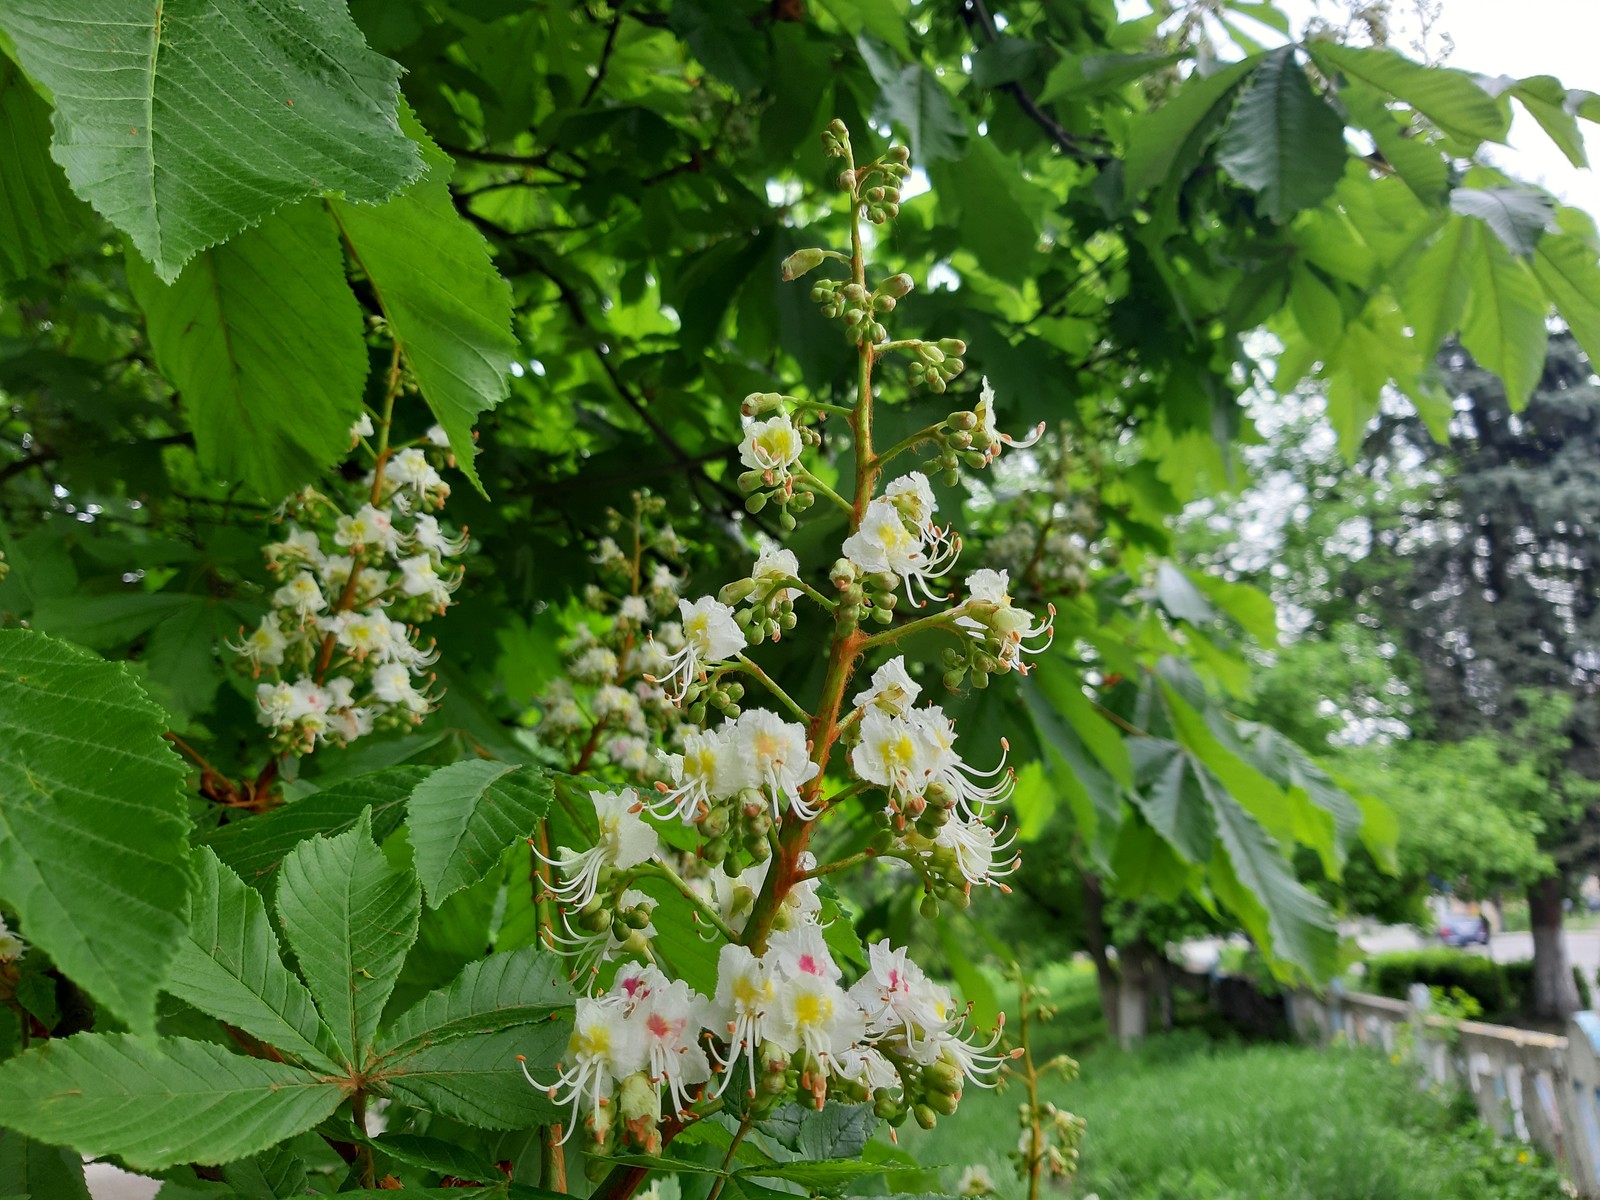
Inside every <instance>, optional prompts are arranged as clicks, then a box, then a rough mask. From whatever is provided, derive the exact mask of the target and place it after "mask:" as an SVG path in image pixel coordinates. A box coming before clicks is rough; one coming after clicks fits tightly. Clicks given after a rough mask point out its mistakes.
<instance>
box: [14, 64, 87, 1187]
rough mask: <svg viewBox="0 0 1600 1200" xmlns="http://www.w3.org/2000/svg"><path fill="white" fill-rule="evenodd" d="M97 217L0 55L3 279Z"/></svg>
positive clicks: (46, 112) (46, 262)
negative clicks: (77, 192)
mask: <svg viewBox="0 0 1600 1200" xmlns="http://www.w3.org/2000/svg"><path fill="white" fill-rule="evenodd" d="M93 220H94V217H93V215H92V214H91V213H90V211H89V206H88V205H86V204H84V202H83V201H82V200H79V199H78V198H77V197H76V196H74V195H73V194H72V189H71V188H69V187H68V186H67V180H66V177H65V176H63V175H62V174H61V168H60V167H58V166H57V165H56V164H55V163H54V162H52V161H51V159H50V106H49V105H48V104H46V103H45V102H44V101H43V100H41V99H40V98H39V94H38V93H37V92H35V91H34V90H33V88H31V87H29V86H28V81H27V79H25V78H24V77H23V74H22V72H21V71H20V70H18V69H17V67H16V65H15V64H13V63H12V62H11V60H10V59H8V58H6V57H5V56H4V55H3V54H0V283H4V282H6V281H8V280H13V279H22V278H25V277H26V276H28V275H32V274H34V273H36V272H38V271H40V270H42V269H43V268H45V267H48V266H51V265H52V264H54V263H56V262H58V261H60V259H62V258H63V257H64V256H65V255H66V254H67V252H68V251H69V250H71V249H72V247H73V245H74V243H75V242H76V241H77V239H78V237H79V236H80V235H81V234H82V233H83V231H84V230H85V229H88V228H90V226H91V224H92V222H93ZM0 1186H3V1185H0Z"/></svg>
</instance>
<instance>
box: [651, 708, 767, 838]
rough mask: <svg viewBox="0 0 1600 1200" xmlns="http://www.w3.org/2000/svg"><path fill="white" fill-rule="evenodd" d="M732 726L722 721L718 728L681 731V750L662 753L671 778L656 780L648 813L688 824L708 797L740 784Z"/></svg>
mask: <svg viewBox="0 0 1600 1200" xmlns="http://www.w3.org/2000/svg"><path fill="white" fill-rule="evenodd" d="M732 728H733V727H732V725H731V724H729V723H724V724H723V726H722V727H721V728H720V729H707V730H699V729H688V730H686V731H685V733H684V735H683V753H682V754H668V755H666V756H664V757H665V759H666V767H667V772H666V773H667V778H668V779H669V780H670V781H671V782H670V784H669V783H658V784H656V790H657V791H658V792H660V793H661V794H660V797H659V798H658V799H656V800H655V801H653V802H652V803H651V804H650V811H651V813H652V814H654V815H655V816H657V817H661V818H663V819H670V818H676V819H678V820H681V821H683V822H684V823H685V824H692V823H693V822H694V821H696V820H697V819H699V817H700V816H701V815H702V814H703V813H705V812H706V811H707V810H708V809H709V808H710V807H711V803H712V801H714V800H722V799H725V798H726V797H728V796H731V795H733V793H734V792H736V791H738V790H739V788H740V787H742V786H743V778H744V775H745V771H744V764H743V762H741V761H740V758H739V752H738V750H737V749H735V746H734V743H733V739H732V737H731V736H730V733H731V731H732Z"/></svg>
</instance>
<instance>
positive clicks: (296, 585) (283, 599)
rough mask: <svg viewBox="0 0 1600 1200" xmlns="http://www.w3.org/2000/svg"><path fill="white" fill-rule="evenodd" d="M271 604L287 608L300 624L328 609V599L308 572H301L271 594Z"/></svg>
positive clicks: (313, 576) (314, 577)
mask: <svg viewBox="0 0 1600 1200" xmlns="http://www.w3.org/2000/svg"><path fill="white" fill-rule="evenodd" d="M272 602H273V603H274V604H276V605H277V606H278V607H279V608H287V609H289V610H290V611H291V612H293V613H294V614H295V615H296V616H297V617H299V618H300V620H301V621H302V622H304V621H308V620H310V619H311V618H312V617H314V616H315V615H316V614H317V613H319V612H321V611H322V610H323V609H325V608H327V607H328V598H327V597H326V596H324V595H323V594H322V588H321V587H319V586H318V584H317V577H316V576H315V575H313V574H312V573H311V572H310V571H301V572H299V573H298V574H296V575H295V577H294V578H293V579H291V580H289V582H287V583H285V584H284V585H283V586H282V587H280V588H279V589H278V590H277V591H275V592H273V593H272Z"/></svg>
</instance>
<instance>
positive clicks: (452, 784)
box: [406, 759, 555, 908]
mask: <svg viewBox="0 0 1600 1200" xmlns="http://www.w3.org/2000/svg"><path fill="white" fill-rule="evenodd" d="M554 795H555V791H554V789H553V788H552V786H551V784H550V777H549V776H548V775H547V774H546V773H545V772H544V771H542V770H540V769H539V768H538V767H529V766H519V765H517V764H516V763H502V762H491V761H488V760H486V759H466V760H464V761H462V762H458V763H453V764H451V765H450V766H448V767H444V768H442V769H440V770H438V771H435V772H434V773H433V774H432V775H429V776H428V777H427V778H426V779H424V780H423V781H422V782H421V783H419V784H417V786H416V787H415V788H413V789H412V792H411V799H410V801H409V802H408V804H407V806H406V810H407V814H408V817H407V824H408V826H409V828H410V830H411V845H412V847H413V848H414V849H415V851H416V856H417V859H416V862H417V875H418V876H419V877H420V878H421V880H422V887H423V890H424V891H425V892H426V893H427V896H428V903H429V905H431V906H432V907H434V908H438V907H439V903H440V902H441V901H442V900H443V899H444V898H445V897H446V896H448V895H450V894H451V893H452V892H455V891H459V890H460V889H461V888H464V887H467V886H469V885H471V884H474V883H477V882H478V880H480V879H482V878H483V877H484V875H486V874H487V873H488V872H489V871H490V870H491V869H492V868H493V867H494V866H495V865H496V864H497V863H498V862H499V861H500V855H501V854H502V853H503V852H504V850H505V848H506V847H507V846H509V845H511V843H513V842H515V841H518V840H519V839H522V838H527V837H531V836H532V835H533V831H534V828H535V827H536V826H537V825H538V823H539V821H540V819H541V818H542V817H543V816H544V815H545V813H547V812H549V811H550V801H551V799H552V798H553V796H554Z"/></svg>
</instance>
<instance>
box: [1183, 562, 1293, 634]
mask: <svg viewBox="0 0 1600 1200" xmlns="http://www.w3.org/2000/svg"><path fill="white" fill-rule="evenodd" d="M1184 573H1185V574H1186V575H1187V576H1188V578H1189V581H1190V582H1191V583H1193V584H1194V585H1195V587H1197V588H1199V589H1200V590H1201V591H1202V592H1204V593H1205V595H1206V598H1207V599H1208V600H1210V601H1211V603H1212V604H1213V605H1215V606H1216V607H1217V608H1219V609H1221V610H1222V611H1223V612H1224V613H1226V614H1227V615H1228V616H1230V617H1232V618H1233V619H1234V620H1235V621H1237V622H1238V623H1239V628H1241V629H1243V630H1244V631H1245V632H1246V633H1248V634H1249V635H1250V636H1251V637H1253V638H1255V640H1256V641H1258V642H1260V643H1261V644H1262V645H1263V646H1266V647H1267V648H1268V649H1273V648H1275V647H1276V646H1277V645H1278V606H1277V605H1276V604H1274V603H1273V602H1272V596H1271V595H1270V594H1269V593H1267V592H1264V591H1262V590H1261V589H1260V588H1258V587H1256V586H1254V585H1253V584H1248V583H1239V582H1236V581H1234V580H1231V579H1224V578H1222V577H1221V576H1220V575H1210V574H1207V573H1206V572H1204V571H1194V570H1185V572H1184Z"/></svg>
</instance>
